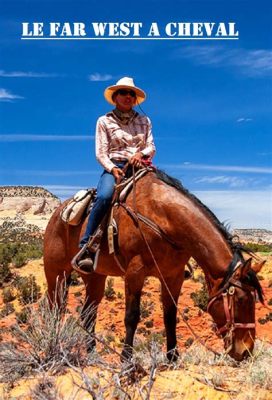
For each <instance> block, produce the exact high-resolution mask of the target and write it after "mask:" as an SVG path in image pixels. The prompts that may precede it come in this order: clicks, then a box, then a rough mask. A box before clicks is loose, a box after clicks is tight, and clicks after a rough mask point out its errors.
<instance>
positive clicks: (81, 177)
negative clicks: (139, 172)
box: [0, 0, 272, 229]
mask: <svg viewBox="0 0 272 400" xmlns="http://www.w3.org/2000/svg"><path fill="white" fill-rule="evenodd" d="M0 5H1V15H0V148H1V157H0V185H39V186H40V185H41V186H44V187H46V188H48V189H49V190H50V191H52V192H53V193H55V194H57V195H58V196H59V197H61V198H62V199H64V198H67V197H69V196H71V195H72V194H73V193H75V192H76V191H77V190H79V189H80V188H85V187H92V186H96V184H97V181H98V179H99V175H100V173H101V168H100V166H99V165H98V163H97V161H96V159H95V155H94V133H95V123H96V119H97V118H98V116H100V115H103V114H104V113H106V112H107V111H109V110H110V109H111V106H110V105H109V104H107V103H106V101H105V100H104V97H103V91H104V89H105V87H106V86H109V85H111V84H113V83H115V82H116V81H117V80H118V79H119V78H121V77H123V76H132V77H134V79H135V82H136V84H137V85H138V86H140V87H141V88H143V89H144V90H145V91H146V92H147V95H148V97H147V100H146V102H145V103H143V105H142V108H143V110H144V112H145V113H146V114H147V115H148V116H149V117H150V118H151V120H152V123H153V134H154V138H155V142H156V146H157V154H156V157H155V159H154V163H155V164H156V165H157V166H158V167H160V168H162V169H164V170H165V171H166V172H168V173H169V174H171V175H173V176H175V177H177V178H179V179H180V180H181V181H182V183H183V184H184V185H185V186H186V187H187V188H188V189H189V190H190V191H192V192H193V193H195V194H196V195H197V196H198V197H199V198H200V199H201V200H202V201H203V202H204V203H205V204H206V205H208V206H209V207H210V208H211V209H212V210H213V211H214V212H215V213H216V215H217V216H218V217H219V219H220V220H221V221H227V222H228V223H230V225H231V227H232V228H267V229H271V225H272V224H271V222H272V221H271V219H272V217H271V215H272V212H271V211H272V210H271V203H272V202H271V200H272V196H271V172H272V168H271V160H272V146H271V139H270V136H271V126H272V124H271V122H272V113H271V111H272V110H271V108H272V107H271V104H272V102H271V93H272V91H271V77H272V49H271V41H272V28H271V26H272V25H271V18H272V6H271V3H270V2H269V1H263V0H260V1H258V2H257V1H245V0H243V1H234V0H225V1H224V0H217V1H216V0H211V1H206V0H202V1H194V0H192V1H185V0H182V1H177V0H176V1H172V0H168V1H164V0H159V1H150V0H149V1H148V0H146V1H144V0H139V1H137V2H128V1H126V2H125V1H120V0H115V1H111V2H109V1H105V0H101V1H99V2H98V1H93V0H85V1H84V0H78V1H76V0H54V1H53V0H52V1H51V0H48V1H45V0H20V1H19V0H18V1H15V0H0ZM34 21H38V22H44V24H45V25H46V24H48V23H49V22H61V23H63V22H70V23H73V22H77V21H81V22H84V23H85V24H86V26H90V24H91V23H92V22H94V21H96V22H123V21H128V22H136V21H138V22H139V21H140V22H142V23H143V24H144V26H149V25H150V24H151V23H152V22H154V21H155V22H157V23H158V24H159V26H162V27H163V26H165V24H167V23H168V22H215V23H219V22H225V23H228V22H235V23H236V27H237V29H238V30H239V40H225V41H223V40H220V41H219V40H190V41H189V40H187V41H186V40H156V41H155V40H137V41H136V40H108V41H103V40H99V41H98V40H96V41H92V40H77V41H67V40H66V41H65V40H55V41H53V40H47V41H43V40H35V41H34V40H21V34H22V22H30V23H32V22H34Z"/></svg>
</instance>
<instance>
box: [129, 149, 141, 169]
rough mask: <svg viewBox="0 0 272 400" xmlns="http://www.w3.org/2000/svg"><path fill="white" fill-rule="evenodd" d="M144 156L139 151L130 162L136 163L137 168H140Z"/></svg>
mask: <svg viewBox="0 0 272 400" xmlns="http://www.w3.org/2000/svg"><path fill="white" fill-rule="evenodd" d="M142 158H143V154H142V153H141V152H140V151H139V152H138V153H136V154H134V156H132V157H131V158H130V160H129V163H130V164H131V165H134V166H135V167H137V168H140V167H141V166H142V162H141V160H142Z"/></svg>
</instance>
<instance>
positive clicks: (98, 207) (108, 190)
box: [79, 161, 126, 247]
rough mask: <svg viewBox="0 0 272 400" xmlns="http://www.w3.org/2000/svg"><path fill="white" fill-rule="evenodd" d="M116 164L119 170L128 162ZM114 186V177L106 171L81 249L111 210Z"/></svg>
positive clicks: (100, 182)
mask: <svg viewBox="0 0 272 400" xmlns="http://www.w3.org/2000/svg"><path fill="white" fill-rule="evenodd" d="M114 164H115V165H116V166H117V167H119V168H123V167H124V165H125V164H126V161H120V162H114ZM114 185H115V178H114V176H113V175H112V174H111V173H110V172H108V171H106V170H104V171H103V173H102V175H101V177H100V180H99V182H98V185H97V195H96V200H95V202H94V205H93V208H92V210H91V213H90V215H89V220H88V223H87V227H86V230H85V233H84V235H83V236H82V238H81V240H80V242H79V247H83V246H84V245H85V244H86V243H87V242H88V240H89V238H90V236H91V235H93V234H94V232H95V231H96V229H97V227H98V225H99V224H100V222H101V221H102V219H103V217H104V215H105V214H106V212H107V211H108V210H109V207H110V205H111V199H112V195H113V192H114Z"/></svg>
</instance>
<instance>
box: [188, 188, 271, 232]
mask: <svg viewBox="0 0 272 400" xmlns="http://www.w3.org/2000/svg"><path fill="white" fill-rule="evenodd" d="M194 193H195V195H196V196H197V197H198V198H199V199H200V200H201V201H202V202H203V203H204V204H206V205H207V206H208V207H209V208H210V209H211V210H212V211H213V212H214V213H215V215H216V216H217V217H218V219H219V220H220V221H226V222H228V223H230V224H231V227H232V228H262V229H269V230H271V229H272V193H271V192H269V191H227V190H222V191H196V192H194Z"/></svg>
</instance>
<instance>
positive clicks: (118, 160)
mask: <svg viewBox="0 0 272 400" xmlns="http://www.w3.org/2000/svg"><path fill="white" fill-rule="evenodd" d="M111 161H112V162H128V159H127V158H111Z"/></svg>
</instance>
